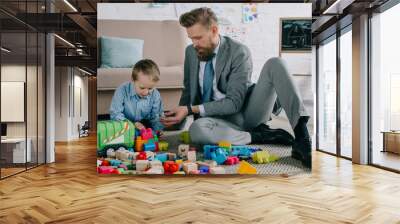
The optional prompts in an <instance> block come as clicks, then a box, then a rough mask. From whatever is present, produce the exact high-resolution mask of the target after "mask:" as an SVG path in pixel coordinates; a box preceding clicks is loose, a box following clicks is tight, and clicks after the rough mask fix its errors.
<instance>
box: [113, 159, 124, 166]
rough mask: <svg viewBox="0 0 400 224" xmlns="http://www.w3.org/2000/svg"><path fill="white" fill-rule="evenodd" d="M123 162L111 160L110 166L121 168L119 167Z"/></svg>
mask: <svg viewBox="0 0 400 224" xmlns="http://www.w3.org/2000/svg"><path fill="white" fill-rule="evenodd" d="M121 163H122V162H121V161H120V160H118V159H112V160H110V165H111V166H119V165H121Z"/></svg>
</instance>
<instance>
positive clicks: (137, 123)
mask: <svg viewBox="0 0 400 224" xmlns="http://www.w3.org/2000/svg"><path fill="white" fill-rule="evenodd" d="M135 127H136V128H137V129H139V130H141V129H145V128H146V127H145V126H144V125H143V124H142V123H140V122H135Z"/></svg>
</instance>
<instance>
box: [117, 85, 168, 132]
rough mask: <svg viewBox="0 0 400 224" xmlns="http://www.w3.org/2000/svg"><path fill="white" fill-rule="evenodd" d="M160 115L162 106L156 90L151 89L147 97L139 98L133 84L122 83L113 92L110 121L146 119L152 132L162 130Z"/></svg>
mask: <svg viewBox="0 0 400 224" xmlns="http://www.w3.org/2000/svg"><path fill="white" fill-rule="evenodd" d="M162 113H163V104H162V100H161V96H160V93H159V92H158V90H157V89H153V90H152V91H151V92H150V94H149V95H147V96H145V97H140V96H139V95H138V94H137V93H136V91H135V86H134V83H133V82H126V83H123V84H122V85H120V86H119V87H118V88H117V89H116V90H115V93H114V96H113V98H112V101H111V106H110V117H111V119H112V120H125V119H128V120H130V121H132V122H136V121H141V120H143V119H147V120H149V121H150V123H151V126H152V128H153V129H154V130H162V129H163V128H164V126H163V125H162V124H161V122H160V117H161V115H162Z"/></svg>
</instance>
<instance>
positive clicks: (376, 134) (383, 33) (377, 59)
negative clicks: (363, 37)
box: [370, 5, 400, 170]
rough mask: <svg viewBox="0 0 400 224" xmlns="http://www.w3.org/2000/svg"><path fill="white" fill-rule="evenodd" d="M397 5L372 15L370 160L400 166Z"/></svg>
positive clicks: (399, 66)
mask: <svg viewBox="0 0 400 224" xmlns="http://www.w3.org/2000/svg"><path fill="white" fill-rule="evenodd" d="M398 21H400V5H396V6H394V7H392V8H390V9H388V10H386V11H384V12H383V13H380V14H375V15H373V17H372V19H371V29H372V32H371V34H372V37H371V40H372V49H371V51H372V52H371V53H372V54H371V58H372V63H371V64H372V73H371V99H370V100H371V101H370V104H371V111H370V112H371V114H370V116H371V122H372V124H371V135H372V136H371V138H372V139H371V140H372V154H371V156H372V163H373V164H375V165H379V166H384V167H387V168H391V169H395V170H400V155H399V153H400V99H399V97H400V63H399V52H400V44H399V39H400V29H398Z"/></svg>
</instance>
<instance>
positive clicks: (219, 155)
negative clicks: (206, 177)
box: [211, 148, 227, 165]
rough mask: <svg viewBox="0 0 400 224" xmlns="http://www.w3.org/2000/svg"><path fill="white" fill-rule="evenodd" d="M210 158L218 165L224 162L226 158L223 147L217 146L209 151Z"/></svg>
mask: <svg viewBox="0 0 400 224" xmlns="http://www.w3.org/2000/svg"><path fill="white" fill-rule="evenodd" d="M211 159H212V160H214V161H215V162H217V164H218V165H221V164H224V162H225V160H226V159H227V152H226V151H225V149H224V148H217V149H216V150H214V151H212V152H211Z"/></svg>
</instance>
